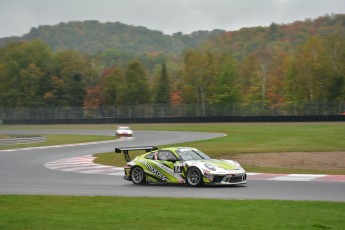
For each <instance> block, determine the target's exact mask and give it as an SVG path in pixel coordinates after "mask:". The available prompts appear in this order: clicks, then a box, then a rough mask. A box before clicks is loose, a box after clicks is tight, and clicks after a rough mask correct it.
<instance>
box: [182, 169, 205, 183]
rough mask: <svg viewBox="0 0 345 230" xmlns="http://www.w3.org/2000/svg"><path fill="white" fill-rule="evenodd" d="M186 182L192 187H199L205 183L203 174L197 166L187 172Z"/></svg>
mask: <svg viewBox="0 0 345 230" xmlns="http://www.w3.org/2000/svg"><path fill="white" fill-rule="evenodd" d="M186 182H187V184H188V185H189V186H191V187H199V186H201V185H202V184H203V175H202V173H201V171H200V169H198V168H197V167H190V168H188V169H187V172H186Z"/></svg>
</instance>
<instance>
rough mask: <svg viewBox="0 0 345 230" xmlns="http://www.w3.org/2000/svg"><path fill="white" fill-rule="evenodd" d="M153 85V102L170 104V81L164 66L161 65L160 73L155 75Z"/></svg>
mask: <svg viewBox="0 0 345 230" xmlns="http://www.w3.org/2000/svg"><path fill="white" fill-rule="evenodd" d="M157 78H158V79H156V84H155V89H154V92H155V96H154V102H155V103H157V104H169V103H170V91H171V90H170V81H169V76H168V74H167V68H166V64H165V63H163V64H162V69H161V73H160V74H159V75H157Z"/></svg>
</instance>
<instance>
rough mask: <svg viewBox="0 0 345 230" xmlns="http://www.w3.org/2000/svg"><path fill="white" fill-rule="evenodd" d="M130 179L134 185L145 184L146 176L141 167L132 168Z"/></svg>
mask: <svg viewBox="0 0 345 230" xmlns="http://www.w3.org/2000/svg"><path fill="white" fill-rule="evenodd" d="M131 179H132V182H133V183H134V184H145V183H146V176H145V172H144V170H143V169H142V168H141V167H138V166H137V167H134V168H133V169H132V170H131Z"/></svg>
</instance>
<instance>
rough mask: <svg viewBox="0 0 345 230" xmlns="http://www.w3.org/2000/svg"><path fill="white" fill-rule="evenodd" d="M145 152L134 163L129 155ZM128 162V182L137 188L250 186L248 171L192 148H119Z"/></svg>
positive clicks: (126, 174)
mask: <svg viewBox="0 0 345 230" xmlns="http://www.w3.org/2000/svg"><path fill="white" fill-rule="evenodd" d="M134 150H145V152H146V153H144V154H143V155H140V156H137V157H135V158H134V159H133V160H131V158H130V156H129V151H134ZM115 152H116V153H123V154H124V157H125V160H126V161H127V164H126V166H125V167H124V170H125V176H124V179H125V180H129V181H132V182H133V183H134V184H136V185H141V184H145V183H187V184H188V185H190V186H192V187H197V186H201V185H204V184H205V185H206V184H215V185H238V184H246V183H247V174H246V171H245V170H244V169H243V168H242V167H241V165H240V164H239V163H237V162H236V161H233V160H217V159H211V158H210V157H209V156H207V155H206V154H205V153H203V152H201V151H200V150H198V149H196V148H191V147H168V148H167V147H166V148H162V149H158V148H157V147H155V146H143V147H120V148H115Z"/></svg>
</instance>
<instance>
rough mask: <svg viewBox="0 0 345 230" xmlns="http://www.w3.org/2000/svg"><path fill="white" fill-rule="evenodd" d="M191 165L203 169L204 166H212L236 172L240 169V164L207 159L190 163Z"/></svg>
mask: <svg viewBox="0 0 345 230" xmlns="http://www.w3.org/2000/svg"><path fill="white" fill-rule="evenodd" d="M189 163H190V164H191V165H199V166H202V167H205V164H210V165H213V166H215V167H216V168H217V170H219V169H225V170H238V169H242V168H241V166H240V164H238V163H237V162H236V161H232V160H218V159H207V160H197V161H190V162H189Z"/></svg>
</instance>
